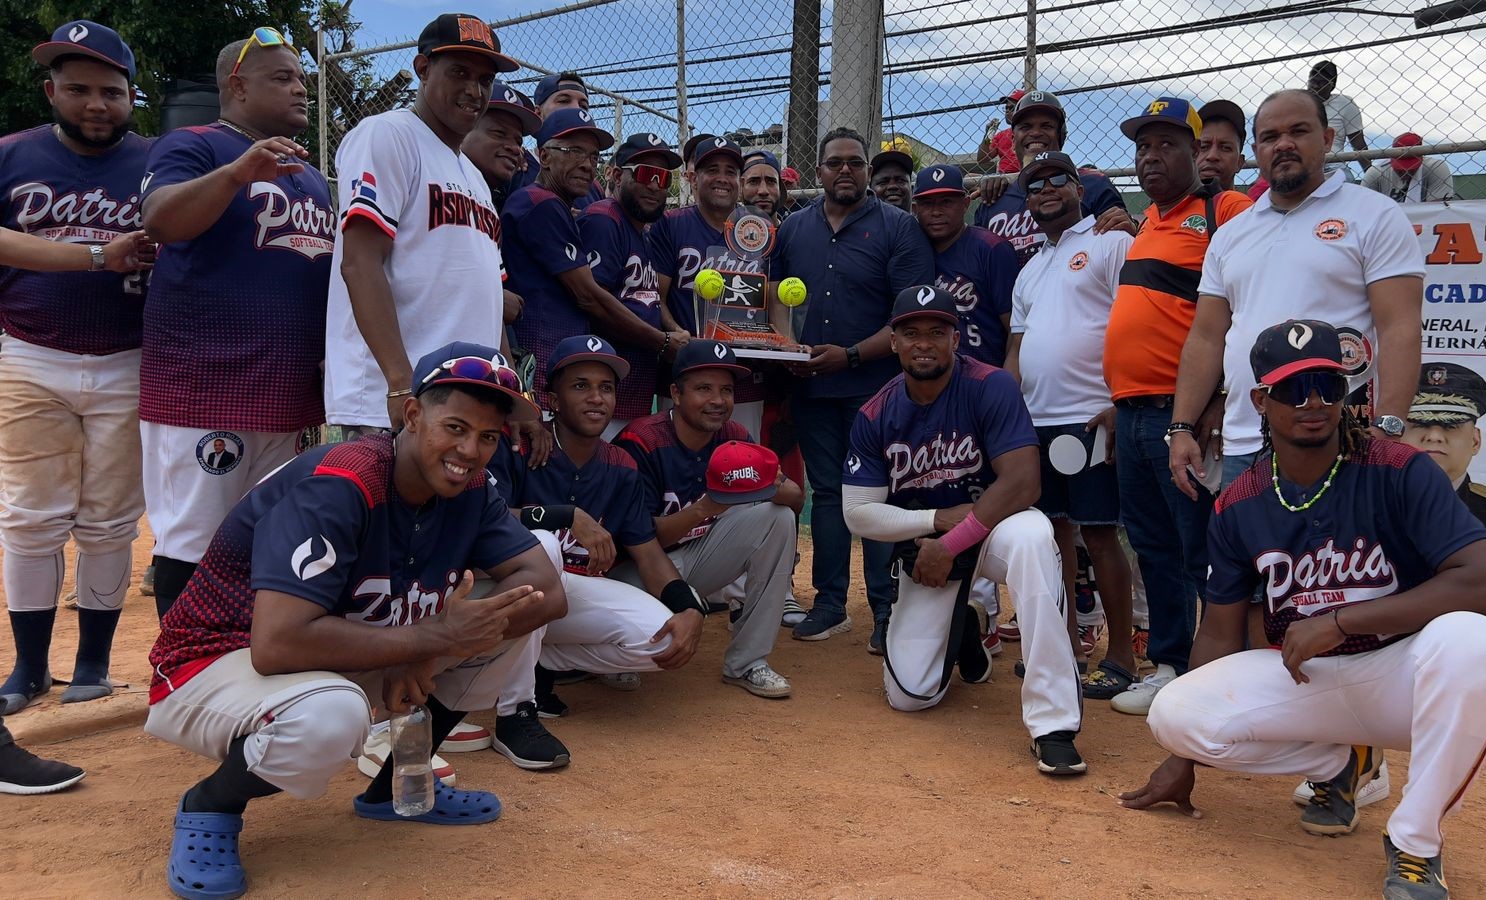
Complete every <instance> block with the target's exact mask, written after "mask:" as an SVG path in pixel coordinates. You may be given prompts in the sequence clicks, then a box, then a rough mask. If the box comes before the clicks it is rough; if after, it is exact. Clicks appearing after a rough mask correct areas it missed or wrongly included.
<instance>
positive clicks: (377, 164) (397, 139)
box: [335, 116, 419, 239]
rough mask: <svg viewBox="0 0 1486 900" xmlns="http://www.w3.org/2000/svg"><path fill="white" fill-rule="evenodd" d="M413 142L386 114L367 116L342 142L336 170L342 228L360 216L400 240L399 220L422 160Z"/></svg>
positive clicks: (409, 204) (411, 197)
mask: <svg viewBox="0 0 1486 900" xmlns="http://www.w3.org/2000/svg"><path fill="white" fill-rule="evenodd" d="M409 144H410V142H409V141H408V140H407V138H406V135H404V134H403V131H402V129H401V128H399V127H397V124H396V123H395V122H393V121H389V120H388V118H387V117H384V116H373V117H372V118H369V119H365V120H363V121H362V123H361V124H360V125H357V126H356V127H355V128H353V129H351V132H350V133H349V134H347V135H346V137H345V140H343V141H341V145H340V148H339V149H338V150H337V151H336V154H335V170H336V173H337V174H336V179H337V188H338V190H337V194H338V197H339V200H340V209H341V230H342V231H344V230H345V229H346V227H347V226H348V225H349V224H350V223H351V220H352V219H353V218H355V217H358V216H359V217H362V218H365V219H366V220H367V221H369V222H371V223H372V224H373V225H375V226H377V227H378V228H380V229H381V230H382V231H383V232H385V233H386V235H387V236H388V237H390V238H393V239H396V238H397V223H398V219H399V218H400V217H401V216H402V213H403V210H404V209H405V208H407V207H409V206H411V205H412V200H413V196H412V192H413V191H414V190H416V189H417V185H416V180H417V177H418V169H419V164H418V158H417V155H416V150H415V148H413V147H411V146H410V145H409Z"/></svg>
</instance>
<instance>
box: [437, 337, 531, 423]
mask: <svg viewBox="0 0 1486 900" xmlns="http://www.w3.org/2000/svg"><path fill="white" fill-rule="evenodd" d="M441 384H462V385H467V386H470V387H477V388H484V389H486V390H491V391H498V392H500V393H502V394H505V395H506V396H507V397H510V398H511V415H510V416H509V418H510V419H511V420H512V421H513V422H527V421H537V420H539V419H541V417H542V413H541V411H540V410H538V409H537V406H536V404H535V403H532V402H531V401H530V400H528V399H527V398H526V395H525V394H523V393H522V392H521V379H520V378H518V377H517V375H516V370H515V369H512V368H511V364H510V363H508V362H506V358H505V357H504V356H502V355H501V352H500V351H499V350H497V349H495V348H494V347H486V346H484V345H483V344H472V343H470V342H469V341H455V342H453V343H452V344H445V345H444V346H442V347H440V348H439V349H437V350H435V351H433V352H432V353H428V354H426V355H424V356H423V358H422V359H419V360H418V364H417V365H416V366H414V367H413V396H414V397H420V396H422V395H423V392H424V391H426V390H428V389H429V388H432V387H436V386H438V385H441Z"/></svg>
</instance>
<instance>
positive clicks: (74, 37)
mask: <svg viewBox="0 0 1486 900" xmlns="http://www.w3.org/2000/svg"><path fill="white" fill-rule="evenodd" d="M68 56H84V57H88V58H90V59H96V60H98V61H99V62H101V63H106V64H108V65H110V66H113V67H114V68H116V69H118V70H119V71H121V72H123V73H124V74H125V75H127V76H129V80H130V81H133V80H134V74H135V71H134V51H133V50H130V49H129V45H128V44H126V43H124V39H123V38H122V37H119V33H118V32H117V31H114V30H113V29H112V28H109V27H108V26H107V25H99V24H98V23H97V22H93V21H90V20H88V19H77V20H74V21H72V22H67V23H66V24H64V25H62V26H61V27H60V28H58V29H57V30H56V31H54V32H52V39H51V40H49V41H46V42H45V43H42V44H38V45H36V48H35V49H33V50H32V51H31V58H32V59H34V60H36V62H38V63H40V64H41V65H43V66H51V65H52V64H54V63H55V62H56V61H57V60H58V59H62V58H65V57H68Z"/></svg>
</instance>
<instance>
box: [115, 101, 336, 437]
mask: <svg viewBox="0 0 1486 900" xmlns="http://www.w3.org/2000/svg"><path fill="white" fill-rule="evenodd" d="M252 144H253V141H252V140H251V139H250V138H248V137H247V136H246V135H244V134H241V133H239V132H237V131H235V130H233V129H232V128H229V127H227V126H226V125H223V124H220V123H219V124H215V125H204V126H200V127H194V126H193V127H190V128H177V129H176V130H175V131H172V132H170V133H169V134H166V135H165V136H163V137H161V138H160V139H159V140H157V141H155V145H154V147H152V148H151V149H150V156H149V162H148V163H147V164H146V166H145V168H146V170H147V171H146V173H145V177H144V185H143V197H144V198H145V199H146V200H147V199H148V198H149V196H150V194H151V193H152V192H154V191H157V190H159V189H161V188H164V187H168V186H170V185H174V184H182V183H184V182H187V181H191V180H193V179H196V178H199V177H201V176H202V175H206V174H208V173H210V172H214V171H216V170H217V169H219V168H221V167H222V166H225V165H227V164H228V163H231V162H233V161H235V160H236V159H237V158H238V157H240V156H242V154H243V153H244V152H245V151H246V150H247V149H248V147H250V146H252ZM335 228H336V218H335V207H334V204H332V202H331V199H330V186H329V185H328V184H327V183H326V181H325V176H324V175H321V174H320V172H319V171H318V170H317V169H315V168H314V167H313V166H311V165H310V164H309V163H304V171H302V172H299V173H297V174H293V175H284V176H282V177H280V178H278V179H276V180H274V181H255V182H253V183H252V184H250V185H248V186H247V187H244V188H242V189H241V190H239V191H238V192H237V195H236V196H235V197H233V198H232V202H231V203H229V204H228V205H227V209H226V210H225V211H224V212H223V213H222V215H221V216H220V217H219V218H218V219H217V221H216V222H214V223H213V224H212V226H211V227H210V228H208V229H207V230H206V231H203V232H202V233H201V234H200V235H198V236H196V237H195V238H192V239H191V240H189V241H178V242H176V243H174V244H164V245H162V246H161V247H160V255H159V259H158V261H157V262H156V263H155V270H154V272H153V273H152V274H151V275H150V292H149V297H148V299H147V300H146V302H145V309H144V344H143V346H144V353H143V358H142V360H141V362H140V371H139V417H140V418H141V419H143V420H145V421H146V422H158V423H160V424H162V425H173V426H177V427H181V428H232V429H241V430H243V431H268V432H278V433H284V432H290V431H298V430H299V429H301V428H304V427H305V426H307V425H315V424H318V423H320V422H324V421H325V408H324V405H323V400H322V390H321V386H320V362H321V360H323V359H324V358H325V305H326V300H325V297H326V293H327V292H328V290H329V287H330V256H331V253H332V251H333V250H334V249H335Z"/></svg>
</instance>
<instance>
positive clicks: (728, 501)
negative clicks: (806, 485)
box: [707, 481, 779, 506]
mask: <svg viewBox="0 0 1486 900" xmlns="http://www.w3.org/2000/svg"><path fill="white" fill-rule="evenodd" d="M777 493H779V485H778V484H776V483H775V482H772V481H771V482H769V484H768V486H766V487H761V488H759V489H758V490H756V491H744V492H742V493H736V494H730V493H726V492H724V491H710V490H709V491H708V492H707V496H708V497H711V498H712V500H713V501H715V502H717V503H721V504H722V505H723V506H741V505H742V504H744V503H758V502H760V501H762V500H769V499H771V498H772V497H773V496H774V495H775V494H777Z"/></svg>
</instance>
